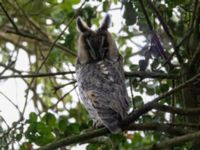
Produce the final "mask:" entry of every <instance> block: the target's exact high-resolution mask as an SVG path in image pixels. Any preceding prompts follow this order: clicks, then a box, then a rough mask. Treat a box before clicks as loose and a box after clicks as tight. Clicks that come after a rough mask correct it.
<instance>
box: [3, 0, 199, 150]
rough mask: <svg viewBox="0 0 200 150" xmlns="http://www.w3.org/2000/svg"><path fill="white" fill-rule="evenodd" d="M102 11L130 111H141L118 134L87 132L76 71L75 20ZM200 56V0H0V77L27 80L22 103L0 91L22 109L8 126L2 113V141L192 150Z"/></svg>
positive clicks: (19, 145) (92, 21)
mask: <svg viewBox="0 0 200 150" xmlns="http://www.w3.org/2000/svg"><path fill="white" fill-rule="evenodd" d="M105 13H109V14H111V17H112V18H113V24H112V27H116V28H117V29H114V28H112V29H113V30H112V31H111V32H112V34H113V36H114V38H115V40H116V42H117V43H118V47H119V50H120V53H121V54H122V56H123V57H124V67H125V69H126V73H125V75H126V79H127V80H126V81H127V82H126V85H127V89H128V91H129V96H130V99H131V100H132V102H133V105H132V108H131V110H133V111H134V110H140V109H143V110H145V111H141V113H139V114H140V117H137V118H136V121H134V122H130V120H129V124H131V125H130V126H128V125H127V124H126V126H125V127H124V128H125V131H124V132H123V133H121V134H117V135H111V134H108V132H107V130H104V129H102V130H101V129H100V130H95V129H91V128H92V122H91V121H90V119H89V117H88V114H87V112H86V110H85V109H84V107H83V106H82V105H81V102H80V100H79V97H78V95H77V89H76V78H75V74H74V71H75V62H76V51H77V47H76V45H77V38H78V32H77V29H76V21H75V20H76V17H77V16H81V17H82V18H83V19H84V20H85V21H86V22H87V24H88V25H89V26H93V27H95V25H96V26H98V25H99V23H100V20H101V19H102V17H103V16H104V15H105ZM116 14H121V16H116ZM22 53H23V55H22ZM21 55H22V56H23V58H22V57H20V56H21ZM199 58H200V2H199V0H193V1H192V0H171V1H170V0H157V1H156V0H152V1H151V0H129V1H128V0H122V1H117V0H109V1H106V0H97V1H93V0H85V1H84V0H83V1H80V0H34V1H33V0H15V1H13V0H0V74H1V76H0V80H1V83H4V82H8V81H10V80H13V78H17V79H15V80H20V81H21V82H23V84H25V88H24V89H23V90H24V91H23V92H24V95H25V96H24V97H22V99H21V103H23V105H22V106H21V105H20V106H19V105H18V103H17V102H16V100H15V99H9V97H10V95H9V94H4V92H3V91H0V95H1V96H3V97H4V98H5V101H9V103H10V104H11V105H13V106H14V107H13V109H16V111H17V112H18V113H19V117H18V120H12V121H13V123H12V124H8V123H7V119H8V118H5V117H4V116H3V115H2V114H1V110H0V117H1V119H0V120H1V121H0V147H1V149H20V150H29V149H34V148H41V149H45V146H46V145H47V144H50V145H48V146H50V147H51V146H52V145H54V146H55V144H57V145H56V146H55V147H56V148H61V147H62V148H63V149H65V148H64V147H65V146H67V148H71V147H72V146H75V145H76V144H84V143H87V146H86V149H88V150H94V149H119V150H122V149H124V150H128V149H135V148H138V149H139V148H141V149H151V148H152V149H156V148H157V149H163V147H164V148H168V149H189V148H191V147H192V148H193V149H195V148H197V149H198V147H199V145H200V143H199V142H198V141H200V140H198V138H200V133H199V132H198V129H199V116H198V114H199V112H200V109H199V103H200V94H199V93H200V87H199V85H200V83H199V80H198V78H199V71H200V61H199ZM22 59H23V60H22ZM25 60H28V61H27V62H28V63H27V62H26V63H27V66H28V67H27V68H20V67H19V64H20V63H22V64H23V61H24V63H25ZM19 68H20V69H19ZM193 77H194V78H193ZM191 79H192V80H191ZM188 80H189V82H188ZM179 85H181V86H179ZM163 93H164V95H162V94H163ZM156 97H158V98H157V99H156V101H157V102H156V103H150V106H148V109H146V108H144V106H145V107H146V106H147V105H145V104H146V103H147V102H149V101H152V100H153V99H154V98H156ZM158 101H159V102H158ZM29 105H31V107H34V109H33V110H31V111H30V110H29V109H28V108H29V107H28V106H29ZM34 110H35V111H34ZM4 113H9V110H8V111H7V112H4ZM25 114H28V117H26V116H27V115H25ZM132 114H133V113H132ZM133 116H134V114H133ZM133 123H134V124H133ZM183 129H184V130H183ZM102 135H104V136H102ZM105 135H107V136H105ZM66 137H67V139H66ZM182 137H185V138H184V139H183V138H182ZM194 139H196V140H194ZM62 140H65V142H60V143H59V141H62ZM56 142H58V143H56ZM156 143H159V144H156ZM162 144H163V145H162ZM51 148H52V147H51ZM67 148H66V149H67Z"/></svg>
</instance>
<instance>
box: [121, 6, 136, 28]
mask: <svg viewBox="0 0 200 150" xmlns="http://www.w3.org/2000/svg"><path fill="white" fill-rule="evenodd" d="M123 17H124V18H125V19H126V24H127V25H128V26H129V25H133V24H135V23H136V18H137V14H136V11H135V9H134V8H133V4H132V2H128V3H126V4H125V11H124V15H123Z"/></svg>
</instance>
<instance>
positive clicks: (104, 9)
mask: <svg viewBox="0 0 200 150" xmlns="http://www.w3.org/2000/svg"><path fill="white" fill-rule="evenodd" d="M109 8H110V3H109V1H104V2H103V11H105V12H107V11H108V9H109Z"/></svg>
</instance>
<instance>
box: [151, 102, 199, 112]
mask: <svg viewBox="0 0 200 150" xmlns="http://www.w3.org/2000/svg"><path fill="white" fill-rule="evenodd" d="M154 108H155V109H156V110H160V111H164V112H169V113H173V114H179V115H199V114H200V108H191V109H181V108H176V107H171V106H166V105H161V104H156V105H154Z"/></svg>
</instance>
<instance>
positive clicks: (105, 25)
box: [100, 14, 111, 30]
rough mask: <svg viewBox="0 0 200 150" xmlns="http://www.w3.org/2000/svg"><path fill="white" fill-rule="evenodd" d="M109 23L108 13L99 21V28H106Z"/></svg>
mask: <svg viewBox="0 0 200 150" xmlns="http://www.w3.org/2000/svg"><path fill="white" fill-rule="evenodd" d="M110 23H111V19H110V15H109V14H106V16H105V18H104V20H103V22H102V23H101V26H100V29H102V30H107V29H108V28H109V26H110Z"/></svg>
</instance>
